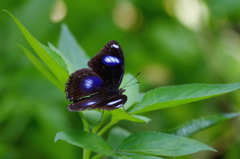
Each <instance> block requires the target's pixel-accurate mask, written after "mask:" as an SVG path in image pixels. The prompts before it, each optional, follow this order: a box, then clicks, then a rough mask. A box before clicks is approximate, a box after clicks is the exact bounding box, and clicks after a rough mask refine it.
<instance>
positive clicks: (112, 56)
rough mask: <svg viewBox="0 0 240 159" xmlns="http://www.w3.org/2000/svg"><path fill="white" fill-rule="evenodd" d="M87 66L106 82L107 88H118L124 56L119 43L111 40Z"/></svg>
mask: <svg viewBox="0 0 240 159" xmlns="http://www.w3.org/2000/svg"><path fill="white" fill-rule="evenodd" d="M88 66H89V67H90V68H92V69H93V71H94V72H96V73H97V74H98V75H99V76H100V77H101V78H102V79H103V81H104V82H105V83H106V85H107V87H108V88H109V89H118V87H119V86H120V84H121V82H122V78H123V73H124V57H123V52H122V49H121V47H120V45H119V44H118V43H117V42H116V41H114V40H112V41H110V42H108V43H107V45H105V46H104V48H103V49H102V50H101V51H100V52H99V53H98V54H97V55H96V56H94V57H93V58H92V59H91V60H90V61H89V62H88Z"/></svg>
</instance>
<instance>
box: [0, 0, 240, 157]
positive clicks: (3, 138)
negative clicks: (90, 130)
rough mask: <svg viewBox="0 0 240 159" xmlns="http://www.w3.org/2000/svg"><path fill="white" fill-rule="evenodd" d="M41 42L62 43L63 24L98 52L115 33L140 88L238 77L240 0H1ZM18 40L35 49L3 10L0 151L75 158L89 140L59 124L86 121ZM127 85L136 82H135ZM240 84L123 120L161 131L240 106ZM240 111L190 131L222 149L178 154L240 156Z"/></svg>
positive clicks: (7, 154)
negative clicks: (141, 119) (64, 134)
mask: <svg viewBox="0 0 240 159" xmlns="http://www.w3.org/2000/svg"><path fill="white" fill-rule="evenodd" d="M0 9H1V10H2V9H6V10H8V11H10V12H11V13H13V14H14V15H15V16H16V17H17V18H18V19H19V20H20V21H21V22H22V23H23V24H24V25H25V27H26V28H27V29H28V30H29V31H30V32H31V33H32V35H33V36H34V37H36V38H37V39H38V40H39V41H40V42H42V43H44V44H47V43H48V42H51V43H53V44H54V45H57V42H58V38H59V32H60V30H61V25H62V24H66V25H67V26H68V27H69V29H70V30H71V32H72V33H73V35H74V36H75V37H76V39H77V41H78V42H79V44H80V45H81V46H82V47H83V48H84V50H85V51H86V52H87V54H88V55H89V56H90V57H92V56H93V55H95V54H96V53H97V52H98V51H99V50H100V49H101V48H102V47H103V46H104V45H105V44H106V43H107V42H108V41H110V40H117V41H118V42H119V43H120V44H121V46H122V49H123V51H124V55H125V61H126V73H131V74H136V73H138V72H141V75H140V76H138V77H137V78H138V80H139V81H140V90H141V92H146V91H148V90H150V89H153V88H156V87H160V86H168V85H179V84H187V83H235V82H239V81H240V78H239V77H240V76H239V72H240V1H239V0H208V1H207V0H206V1H203V0H202V1H201V0H150V1H141V0H131V1H130V0H98V1H80V0H78V1H76V0H65V1H63V0H18V1H16V0H1V1H0ZM18 44H21V45H23V46H26V47H27V48H29V49H30V47H29V45H28V44H27V42H26V40H25V39H24V38H23V36H22V34H21V33H20V31H19V29H18V28H17V26H16V25H15V24H14V22H13V20H12V19H11V18H10V16H9V15H8V14H6V13H5V12H0V64H1V65H0V66H1V67H0V93H1V96H0V159H23V158H24V159H28V158H29V159H30V158H35V159H38V158H39V159H40V158H41V159H42V158H45V159H53V158H58V159H66V158H68V159H70V158H71V159H75V158H81V156H82V155H81V154H82V150H81V149H80V148H78V147H74V146H72V145H69V144H67V143H65V142H63V141H59V142H57V143H54V141H53V139H54V136H55V134H56V133H57V132H58V131H66V130H79V129H82V123H81V120H80V118H79V116H78V114H77V113H72V112H68V111H67V105H68V102H67V100H66V99H65V94H64V93H63V92H60V91H59V90H58V89H57V88H56V87H55V86H54V85H53V84H51V83H50V82H49V81H47V79H45V78H44V77H43V75H42V74H41V73H40V72H39V71H38V70H37V69H36V68H35V67H34V66H33V65H32V64H31V62H30V61H29V60H28V59H27V57H26V56H25V55H24V53H23V52H22V51H21V49H20V48H19V47H18ZM128 89H131V87H129V88H128ZM239 95H240V92H239V91H236V92H233V93H230V94H227V95H223V96H220V97H216V98H212V99H209V100H205V101H201V102H196V103H192V104H188V105H183V106H180V107H174V108H170V109H163V110H161V111H154V112H150V113H146V114H144V115H146V116H148V117H149V118H151V119H152V121H151V122H150V123H149V124H143V123H131V122H124V121H123V122H120V123H119V125H120V126H122V127H124V128H126V129H128V130H129V131H132V132H137V131H159V132H160V131H164V130H167V129H170V128H172V127H174V126H177V125H179V124H181V123H183V122H186V121H188V120H191V119H194V118H198V117H203V116H208V115H213V114H216V113H220V112H237V111H239V108H240V98H239ZM239 124H240V120H239V118H238V119H234V120H231V121H229V122H225V123H222V124H219V125H217V126H214V127H212V128H209V129H207V130H204V131H203V132H200V133H198V134H197V135H194V136H193V137H192V138H194V139H196V140H199V141H201V142H203V143H205V144H207V145H210V146H212V147H213V148H215V149H216V150H218V153H213V152H200V153H197V154H193V155H189V156H183V157H179V158H181V159H203V158H204V159H239V158H240V152H239V150H240V136H239V135H238V134H239V133H240V127H239Z"/></svg>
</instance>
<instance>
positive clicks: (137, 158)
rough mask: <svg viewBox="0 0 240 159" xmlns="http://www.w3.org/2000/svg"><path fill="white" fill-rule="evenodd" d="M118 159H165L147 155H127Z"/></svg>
mask: <svg viewBox="0 0 240 159" xmlns="http://www.w3.org/2000/svg"><path fill="white" fill-rule="evenodd" d="M118 159H163V158H162V157H157V156H146V155H131V154H129V155H125V156H121V157H118Z"/></svg>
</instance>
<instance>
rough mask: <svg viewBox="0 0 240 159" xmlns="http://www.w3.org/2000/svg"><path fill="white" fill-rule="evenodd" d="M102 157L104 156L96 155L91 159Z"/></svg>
mask: <svg viewBox="0 0 240 159" xmlns="http://www.w3.org/2000/svg"><path fill="white" fill-rule="evenodd" d="M103 156H105V155H103V154H98V155H96V156H94V157H92V159H99V158H101V157H103Z"/></svg>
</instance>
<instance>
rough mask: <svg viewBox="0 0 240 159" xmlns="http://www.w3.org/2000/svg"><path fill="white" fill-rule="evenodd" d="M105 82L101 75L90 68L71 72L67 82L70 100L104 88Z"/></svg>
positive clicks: (67, 92)
mask: <svg viewBox="0 0 240 159" xmlns="http://www.w3.org/2000/svg"><path fill="white" fill-rule="evenodd" d="M104 88H105V84H104V82H103V80H102V79H101V77H100V76H99V75H98V74H96V73H95V72H94V71H92V70H91V69H89V68H84V69H81V70H77V71H75V72H74V73H72V74H71V76H70V77H69V80H68V82H67V84H66V94H67V99H68V100H69V101H76V100H78V99H80V98H83V97H85V96H88V95H91V94H94V93H96V92H99V91H100V90H104Z"/></svg>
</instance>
